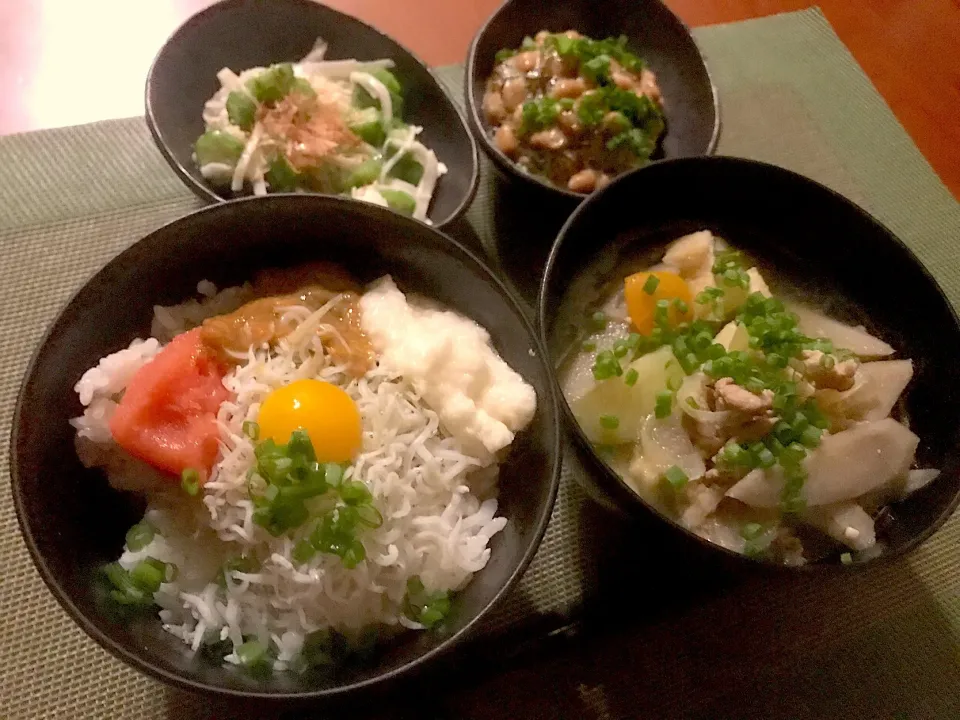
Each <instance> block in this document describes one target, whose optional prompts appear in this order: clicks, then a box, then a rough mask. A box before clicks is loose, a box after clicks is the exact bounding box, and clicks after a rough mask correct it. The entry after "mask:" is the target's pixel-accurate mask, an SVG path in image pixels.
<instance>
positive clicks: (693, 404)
mask: <svg viewBox="0 0 960 720" xmlns="http://www.w3.org/2000/svg"><path fill="white" fill-rule="evenodd" d="M687 405H689V406H690V407H692V408H693V409H694V410H699V409H700V404H699V403H698V402H697V401H696V400H695V399H694V398H693V396H690V397H688V398H687Z"/></svg>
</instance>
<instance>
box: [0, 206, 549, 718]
mask: <svg viewBox="0 0 960 720" xmlns="http://www.w3.org/2000/svg"><path fill="white" fill-rule="evenodd" d="M310 259H323V260H331V261H335V262H339V263H342V264H343V265H344V266H345V267H346V268H347V269H348V270H349V271H351V272H352V273H354V274H355V275H356V276H357V277H358V278H360V279H361V280H364V281H370V280H373V279H375V278H377V277H379V276H381V275H383V274H385V273H389V274H391V275H392V276H393V277H394V279H395V280H396V282H397V284H398V285H399V286H400V287H401V288H402V289H404V290H405V291H412V292H416V293H420V294H423V295H424V296H426V297H429V298H433V299H436V300H438V301H439V302H441V303H443V304H444V305H446V306H448V307H450V308H452V309H454V310H457V311H459V312H460V313H463V314H464V315H466V316H468V317H470V318H472V319H474V320H475V321H476V322H478V323H480V324H481V325H482V326H484V327H485V328H487V329H488V330H489V332H490V335H491V338H492V340H493V343H494V345H495V346H496V348H497V350H498V351H499V352H500V354H501V356H502V357H503V358H504V360H506V362H507V363H508V364H509V365H510V366H511V367H513V368H514V369H516V370H517V372H519V373H520V374H521V375H522V376H523V377H524V378H525V379H526V380H527V381H528V382H529V383H531V384H532V385H533V386H534V388H535V389H536V392H537V398H538V409H537V413H536V416H535V417H534V420H533V422H532V423H531V425H530V426H529V427H528V428H527V429H525V430H524V431H523V432H521V433H519V434H518V436H517V439H516V441H515V443H514V445H513V446H512V448H511V450H510V454H509V456H508V458H507V459H506V461H505V462H504V463H503V465H502V469H501V484H500V495H499V502H500V511H501V513H502V514H503V515H504V516H505V517H507V518H508V519H509V522H508V523H507V525H506V528H505V529H504V530H503V531H502V532H501V533H498V534H497V535H496V536H495V537H494V538H493V540H492V541H491V548H492V555H491V559H490V561H489V563H488V564H487V566H486V567H485V568H484V569H483V570H482V571H480V572H479V573H477V574H476V576H475V577H474V578H473V580H472V582H471V583H470V584H469V585H468V586H467V587H466V589H465V590H463V591H462V592H460V593H458V594H457V595H456V596H455V600H454V602H453V610H452V613H451V615H450V616H449V622H448V623H447V625H448V627H447V629H446V630H445V631H444V632H442V633H436V632H434V633H408V634H406V635H403V636H401V638H400V640H398V641H395V642H392V643H390V644H388V645H385V646H384V647H383V648H382V649H381V651H380V652H379V653H378V655H377V657H376V659H375V661H374V662H372V663H367V664H362V665H357V666H352V667H347V668H344V669H343V670H342V672H340V673H337V674H334V675H332V676H321V677H318V676H312V675H310V674H307V675H298V674H296V673H275V674H273V675H272V676H270V677H267V678H265V679H256V678H252V677H250V676H249V674H246V673H243V672H238V671H236V670H235V669H234V668H224V667H221V666H220V665H219V664H218V663H214V662H211V661H210V660H207V659H205V658H203V657H199V656H198V657H191V654H190V652H188V648H187V647H186V646H185V645H183V644H182V643H181V642H180V641H179V640H178V639H177V638H175V637H173V636H172V635H170V634H168V633H166V632H164V631H163V630H162V629H161V627H160V622H159V620H158V619H157V618H156V616H155V614H153V613H146V614H144V615H143V616H140V617H138V618H136V619H134V620H133V621H132V622H130V621H128V620H127V619H125V618H124V617H122V616H118V615H116V613H115V612H113V611H112V610H111V607H112V606H111V605H110V604H109V602H104V598H103V597H102V592H100V591H99V588H100V585H101V583H100V581H99V580H98V574H99V573H98V569H99V568H100V567H101V566H102V565H103V564H105V563H107V562H111V561H113V560H115V559H116V558H117V557H118V556H119V554H120V551H121V548H122V546H123V543H124V534H125V533H126V531H127V529H128V528H129V527H130V526H131V525H132V524H133V523H135V522H136V521H137V520H138V519H139V518H140V516H141V515H142V511H143V505H142V502H141V501H139V500H138V499H137V498H136V497H135V496H133V495H129V494H125V493H121V492H117V491H113V490H111V489H110V488H109V487H108V485H107V482H106V479H105V477H104V475H103V474H102V473H101V472H100V471H98V470H87V469H84V468H83V467H82V465H81V464H80V462H79V461H78V459H77V455H76V452H75V451H74V447H73V430H72V428H71V427H70V425H69V424H68V420H69V419H70V418H71V417H74V416H77V415H79V414H80V412H81V407H80V405H79V402H78V400H77V396H76V393H75V392H74V391H73V389H72V388H73V386H74V384H75V383H76V382H77V380H78V379H79V378H80V376H81V374H82V373H83V372H84V371H85V370H86V369H87V368H89V367H91V366H93V365H95V364H96V363H97V361H98V359H99V358H100V357H102V356H104V355H106V354H108V353H111V352H114V351H116V350H118V349H120V348H122V347H126V346H127V345H128V344H129V342H130V341H131V340H132V339H133V338H134V337H137V336H139V337H146V336H147V335H148V334H149V328H150V321H151V317H152V312H153V310H152V308H153V305H154V304H156V303H161V304H171V303H176V302H180V301H182V300H183V299H184V298H187V297H193V296H194V294H195V289H196V284H197V282H198V281H200V280H202V279H204V278H206V279H210V280H212V281H214V282H215V283H216V284H217V285H218V286H219V287H226V286H228V285H231V284H237V283H240V282H243V281H245V280H248V279H250V278H251V276H252V275H253V273H254V272H255V271H257V270H258V269H262V268H264V267H278V266H286V265H293V264H296V263H298V262H301V261H304V260H310ZM559 438H560V431H559V420H558V410H557V404H556V400H555V396H554V390H553V386H552V382H551V380H550V375H549V369H548V367H547V365H546V359H545V354H544V353H543V352H540V350H539V343H538V341H537V338H536V335H535V332H534V330H533V328H532V326H531V325H530V324H529V323H528V321H527V320H526V318H525V316H524V314H523V312H522V311H521V309H520V307H519V306H518V305H517V302H516V301H515V299H514V297H513V296H512V295H511V294H510V292H509V291H508V290H506V289H505V287H504V286H503V285H502V284H501V282H500V281H499V280H498V279H496V278H495V277H494V276H493V275H492V274H491V273H490V272H489V271H488V270H487V269H486V268H485V267H484V266H483V265H482V264H481V263H480V262H479V261H478V260H477V259H476V258H475V257H474V256H473V255H471V254H470V253H469V252H468V251H466V250H465V249H463V247H462V246H460V245H458V244H457V243H456V242H454V241H453V240H450V239H449V238H448V237H446V236H445V235H443V234H441V233H439V232H437V231H435V230H433V229H431V228H429V227H427V226H425V225H423V224H422V223H419V222H416V221H414V220H410V219H408V218H405V217H401V216H399V215H396V214H394V213H392V212H390V211H387V210H385V209H383V208H379V207H376V206H373V205H368V204H366V203H362V202H359V201H353V200H347V199H341V198H332V197H325V196H321V195H275V196H269V197H266V198H255V199H245V200H237V201H232V202H229V203H225V204H219V205H216V206H212V207H209V208H206V209H204V210H200V211H198V212H196V213H193V214H191V215H188V216H186V217H184V218H182V219H179V220H177V221H175V222H173V223H171V224H169V225H166V226H164V227H162V228H160V229H159V230H157V231H155V232H153V233H151V234H150V235H148V236H147V237H146V238H144V239H143V240H141V241H139V242H138V243H136V244H135V245H133V246H132V247H130V248H129V249H128V250H126V251H124V252H123V253H121V254H120V255H119V256H118V257H116V258H115V259H114V260H112V261H111V262H110V263H108V264H107V265H106V267H104V268H103V269H102V270H101V271H100V272H98V273H97V274H96V275H95V276H94V277H93V278H91V279H90V280H89V281H88V282H87V283H86V284H85V285H84V286H83V288H82V289H81V290H80V291H79V292H78V293H77V294H76V295H75V296H74V298H73V299H72V300H71V301H70V302H69V304H68V305H67V306H66V308H65V309H64V310H63V311H62V312H61V314H60V315H59V317H58V318H57V319H56V320H55V321H54V323H53V324H52V326H51V327H50V329H49V331H48V334H47V335H46V337H45V339H44V340H43V342H42V344H41V346H40V348H39V349H38V351H37V353H36V355H35V356H34V358H33V360H32V362H31V364H30V367H29V370H28V372H27V375H26V377H25V379H24V382H23V386H22V388H21V392H20V397H19V400H18V403H17V407H16V411H15V417H14V421H13V433H12V447H11V473H12V477H13V495H14V499H15V502H16V507H17V512H18V516H19V519H20V523H21V528H22V530H23V534H24V537H25V540H26V542H27V546H28V548H29V550H30V552H31V554H32V555H33V558H34V561H35V562H36V564H37V566H38V568H39V570H40V573H41V575H42V577H43V579H44V580H45V581H46V583H47V585H48V586H49V587H50V590H51V591H52V592H53V594H54V595H55V596H56V598H57V599H58V600H59V601H60V603H61V604H62V605H63V606H64V608H65V609H66V610H67V611H68V613H69V614H70V615H71V616H72V617H73V618H74V620H76V621H77V623H78V624H79V625H80V626H81V627H82V628H83V629H84V630H85V631H86V632H87V633H88V634H90V635H91V636H92V637H93V638H94V639H95V640H97V641H98V642H99V643H100V644H101V645H103V646H104V647H106V648H107V649H108V650H110V651H111V652H113V653H114V654H115V655H117V656H118V657H120V658H121V659H123V660H125V661H126V662H128V663H130V664H131V665H133V666H134V667H136V668H138V669H140V670H142V671H145V672H147V673H149V674H151V675H153V676H154V677H157V678H159V679H161V680H165V681H168V682H172V683H174V684H177V685H180V686H182V687H185V688H187V689H193V690H202V691H209V692H216V693H221V694H225V695H239V696H251V697H253V696H257V697H262V698H266V699H275V698H301V699H302V698H319V697H323V696H334V695H342V694H345V693H348V692H351V691H357V690H360V689H371V687H372V686H384V685H387V686H392V683H390V682H387V681H393V680H396V679H397V678H399V677H400V676H403V675H407V674H408V671H411V670H413V669H415V668H417V667H419V666H420V665H421V664H422V663H423V662H424V661H425V660H427V659H429V658H431V657H434V656H436V655H437V654H439V653H441V652H443V651H445V650H448V649H450V648H452V647H453V646H454V645H457V644H458V643H460V642H461V641H462V640H463V639H464V638H465V637H466V635H467V633H468V631H469V630H470V629H471V628H472V627H473V626H474V625H475V623H476V622H477V621H478V620H479V619H480V618H481V617H482V616H483V615H484V613H485V612H486V611H487V610H488V609H489V608H490V606H491V605H492V604H493V603H494V601H495V600H497V599H498V598H499V597H500V596H501V595H503V594H504V593H505V592H506V591H507V590H508V589H509V588H510V587H511V586H512V585H513V583H514V582H515V581H516V580H517V579H518V578H519V576H520V575H521V574H522V572H523V570H524V569H525V568H526V566H527V564H528V563H529V562H530V560H531V558H532V557H533V554H534V552H535V551H536V549H537V546H538V544H539V542H540V539H541V537H542V535H543V532H544V529H545V528H546V525H547V521H548V519H549V517H550V512H551V509H552V506H553V502H554V498H555V496H556V492H557V486H558V482H559V442H560V440H559Z"/></svg>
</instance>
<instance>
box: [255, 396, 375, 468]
mask: <svg viewBox="0 0 960 720" xmlns="http://www.w3.org/2000/svg"><path fill="white" fill-rule="evenodd" d="M257 421H258V423H259V425H260V438H261V439H266V438H271V439H272V440H273V441H274V442H276V443H279V444H285V443H287V442H289V441H290V435H291V434H292V433H293V432H294V430H298V429H300V428H303V429H304V430H306V432H307V435H308V436H309V437H310V442H311V443H312V444H313V451H314V452H315V453H316V455H317V460H318V461H319V462H335V463H345V462H349V461H350V460H352V459H353V457H354V455H356V454H357V452H358V451H359V450H360V442H361V428H360V411H359V410H357V405H356V403H354V402H353V400H352V399H351V398H350V396H349V395H347V393H345V392H344V391H343V390H341V389H340V388H338V387H337V386H336V385H331V384H330V383H328V382H323V381H322V380H297V381H296V382H292V383H290V384H289V385H284V386H283V387H281V388H277V389H276V390H274V391H273V392H272V393H270V394H269V395H267V398H266V400H264V401H263V405H261V406H260V415H259V417H258V419H257Z"/></svg>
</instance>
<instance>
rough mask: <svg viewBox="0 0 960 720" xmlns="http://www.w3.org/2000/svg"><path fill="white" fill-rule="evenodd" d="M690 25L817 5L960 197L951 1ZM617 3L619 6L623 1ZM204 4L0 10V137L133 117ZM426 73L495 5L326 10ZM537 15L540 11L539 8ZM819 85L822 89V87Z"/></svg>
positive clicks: (857, 3) (35, 4)
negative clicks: (177, 33)
mask: <svg viewBox="0 0 960 720" xmlns="http://www.w3.org/2000/svg"><path fill="white" fill-rule="evenodd" d="M666 1H667V4H668V5H669V6H670V7H671V8H673V10H674V11H675V12H676V13H677V14H678V15H679V16H680V17H681V18H682V19H683V20H685V21H686V22H687V23H688V24H690V25H692V26H698V25H708V24H712V23H721V22H731V21H736V20H744V19H747V18H753V17H761V16H764V15H771V14H774V13H778V12H785V11H790V10H799V9H802V8H807V7H810V6H812V5H815V4H819V6H820V7H821V9H822V10H823V12H824V13H825V14H826V16H827V18H828V19H829V20H830V22H831V24H832V25H833V27H834V29H835V30H836V32H837V34H838V35H839V36H840V39H841V40H843V42H844V43H845V44H846V45H847V47H848V48H850V51H851V52H852V53H853V55H854V57H855V58H856V59H857V61H858V62H859V63H860V65H861V66H862V67H863V69H864V70H865V71H866V73H867V75H869V76H870V79H871V80H872V81H873V83H874V84H875V85H876V87H877V89H878V90H879V91H880V93H881V94H882V95H883V97H884V98H885V99H886V101H887V103H888V104H889V105H890V107H891V108H892V109H893V111H894V113H895V114H896V116H897V117H898V118H899V120H900V122H901V123H902V124H903V126H904V127H905V128H906V130H907V132H908V133H910V135H911V137H912V138H913V140H914V142H916V144H917V146H918V147H919V148H920V150H921V151H922V152H923V154H924V155H925V156H926V158H927V160H928V161H929V162H930V164H931V165H932V166H933V168H934V169H935V170H936V171H937V173H938V174H939V175H940V177H941V178H942V179H943V182H944V183H945V184H946V185H947V186H948V187H949V188H950V190H951V191H952V192H953V194H954V196H955V197H957V198H960V0H820V2H819V3H813V2H807V1H806V0H666ZM624 2H629V0H624ZM211 4H212V0H2V2H0V87H3V88H5V89H6V95H5V97H4V101H3V102H2V103H0V134H9V133H16V132H24V131H28V130H39V129H42V128H51V127H59V126H63V125H73V124H78V123H84V122H92V121H96V120H103V119H106V118H111V117H124V116H131V115H139V114H142V112H143V105H142V103H143V100H142V98H143V80H144V77H145V75H146V71H147V68H148V67H149V65H150V62H151V60H152V59H153V56H154V55H155V53H156V52H157V50H158V49H159V48H160V46H161V45H162V44H163V42H164V40H165V39H166V38H167V36H168V35H169V34H170V33H171V32H172V31H173V30H174V29H175V28H176V27H177V26H178V25H179V24H180V23H182V22H183V21H184V20H186V19H187V18H188V17H189V16H190V15H192V14H193V13H195V12H197V11H198V10H200V9H202V8H204V7H207V6H208V5H211ZM328 4H329V5H331V6H333V7H336V8H338V9H340V10H343V11H345V12H348V13H351V14H353V15H356V16H357V17H360V18H362V19H364V20H366V21H367V22H370V23H372V24H374V25H376V26H378V27H379V28H381V29H383V30H384V31H385V32H387V33H388V34H390V35H392V36H393V37H395V38H396V39H397V40H399V41H400V42H401V43H403V44H405V45H406V46H407V47H410V48H411V49H412V50H413V51H414V52H415V53H417V54H418V55H419V56H420V57H422V58H423V59H424V60H426V61H427V62H428V63H430V64H434V65H442V64H447V63H455V62H460V61H461V60H463V58H464V56H465V54H466V50H467V46H468V44H469V42H470V39H471V37H472V36H473V34H474V33H475V32H476V31H477V29H478V28H479V27H480V25H481V24H482V23H483V21H484V19H485V18H486V17H487V16H489V15H490V14H491V13H492V12H493V10H494V9H495V8H496V7H497V6H498V5H499V4H500V0H328ZM546 6H548V4H547V3H545V7H546ZM825 82H829V79H825Z"/></svg>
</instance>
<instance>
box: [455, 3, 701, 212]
mask: <svg viewBox="0 0 960 720" xmlns="http://www.w3.org/2000/svg"><path fill="white" fill-rule="evenodd" d="M546 7H547V6H545V5H544V4H543V3H542V2H539V0H507V2H506V3H504V4H503V6H502V7H501V8H500V9H499V10H497V12H496V13H495V14H494V15H493V16H492V17H491V18H490V19H489V20H488V21H487V23H486V25H484V26H483V28H481V29H480V31H479V32H478V33H477V35H476V37H474V39H473V43H472V44H471V46H470V51H469V54H468V56H467V65H466V75H465V79H464V88H465V93H466V106H467V121H468V122H469V124H470V130H471V131H472V132H473V134H474V135H475V136H476V138H477V142H479V144H480V147H481V149H482V150H483V151H484V153H486V155H487V156H488V157H489V158H490V159H491V160H492V161H493V163H494V164H495V165H496V167H497V168H498V169H499V170H500V171H501V172H502V173H504V174H505V175H506V176H507V177H508V178H509V179H511V180H517V181H519V182H520V183H522V184H523V185H525V186H527V187H533V188H538V189H541V190H545V191H547V192H548V193H550V194H552V195H556V196H558V197H562V198H566V199H567V200H568V201H570V202H580V201H581V200H583V198H584V197H585V196H584V195H582V194H580V193H575V192H572V191H570V190H567V189H566V188H560V187H557V186H556V185H553V184H552V183H550V182H548V181H546V180H542V179H540V178H539V177H537V176H535V175H530V174H529V173H526V172H523V171H521V170H520V169H518V167H517V165H516V164H515V163H514V162H513V161H512V160H510V159H509V158H508V157H507V156H506V155H504V154H503V153H502V152H500V150H498V149H497V147H496V145H495V144H494V143H493V135H492V131H491V128H490V125H489V124H488V123H487V121H486V119H485V118H484V116H483V95H484V90H485V88H486V81H487V78H488V77H489V76H490V74H491V73H492V72H493V68H494V65H495V61H494V56H495V55H496V53H497V51H498V50H500V49H502V48H517V47H519V46H520V43H521V42H522V41H523V38H524V37H525V36H527V35H529V36H531V37H532V36H533V35H535V34H536V33H537V32H539V31H540V30H549V31H551V32H563V31H565V30H571V29H573V30H577V31H578V32H580V33H582V34H584V35H588V36H590V37H592V38H595V39H601V38H606V37H619V36H620V35H626V36H627V38H628V40H629V48H630V49H631V50H633V51H634V52H635V53H637V54H638V55H639V56H640V57H641V58H643V59H644V60H646V61H647V63H648V64H649V65H650V68H651V69H652V70H653V71H654V73H656V76H657V83H658V84H659V85H660V89H661V91H662V93H663V98H664V106H665V114H666V119H667V128H666V134H665V135H664V136H663V139H662V156H663V157H666V158H674V157H683V156H687V155H709V154H711V153H713V151H714V148H715V147H716V144H717V138H718V136H719V133H720V110H719V105H718V102H717V93H716V88H715V87H714V86H713V82H712V81H711V79H710V73H709V72H708V71H707V66H706V63H705V62H704V59H703V55H702V54H701V53H700V50H699V48H698V47H697V45H696V43H695V42H694V40H693V37H692V36H691V35H690V30H689V29H688V28H687V27H686V25H684V24H683V22H681V21H680V19H679V18H678V17H677V16H676V15H674V14H673V13H672V12H671V11H670V10H669V8H667V7H666V6H665V5H664V4H663V3H662V2H660V1H659V0H634V1H633V2H629V3H624V2H621V1H620V0H558V2H554V3H550V4H549V10H546V11H545V8H546Z"/></svg>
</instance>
